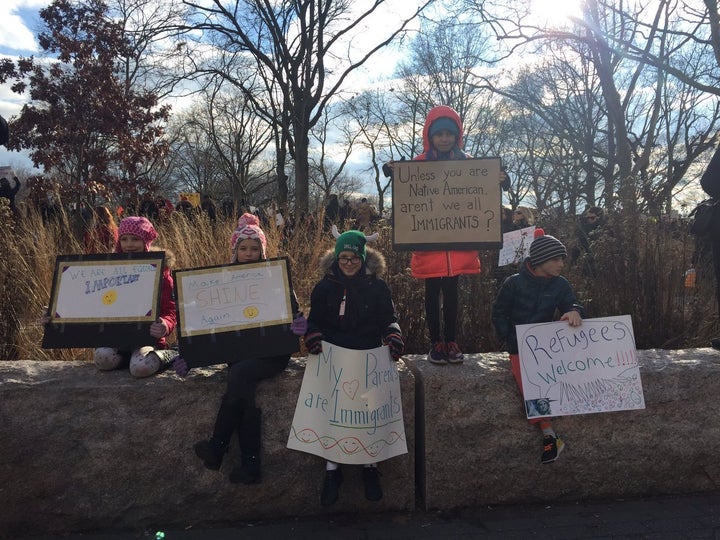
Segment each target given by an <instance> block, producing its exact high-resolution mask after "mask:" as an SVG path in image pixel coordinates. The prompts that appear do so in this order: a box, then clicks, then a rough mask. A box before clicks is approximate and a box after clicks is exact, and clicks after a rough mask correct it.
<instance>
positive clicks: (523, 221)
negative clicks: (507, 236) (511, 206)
mask: <svg viewBox="0 0 720 540" xmlns="http://www.w3.org/2000/svg"><path fill="white" fill-rule="evenodd" d="M533 225H535V216H534V215H533V213H532V210H530V209H529V208H528V207H527V206H518V207H517V208H516V209H515V210H513V215H512V229H511V230H513V231H517V230H520V229H524V228H526V227H531V226H533Z"/></svg>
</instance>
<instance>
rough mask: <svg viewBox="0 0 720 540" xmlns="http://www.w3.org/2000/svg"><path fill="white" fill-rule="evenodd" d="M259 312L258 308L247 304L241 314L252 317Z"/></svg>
mask: <svg viewBox="0 0 720 540" xmlns="http://www.w3.org/2000/svg"><path fill="white" fill-rule="evenodd" d="M259 314H260V310H259V309H258V308H257V307H256V306H248V307H246V308H245V309H244V310H243V315H245V316H246V317H247V318H248V319H254V318H255V317H257V316H258V315H259Z"/></svg>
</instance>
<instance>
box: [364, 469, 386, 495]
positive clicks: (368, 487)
mask: <svg viewBox="0 0 720 540" xmlns="http://www.w3.org/2000/svg"><path fill="white" fill-rule="evenodd" d="M362 477H363V484H364V485H365V498H366V499H367V500H368V501H379V500H380V499H382V496H383V492H382V488H381V487H380V471H378V470H377V467H363V472H362Z"/></svg>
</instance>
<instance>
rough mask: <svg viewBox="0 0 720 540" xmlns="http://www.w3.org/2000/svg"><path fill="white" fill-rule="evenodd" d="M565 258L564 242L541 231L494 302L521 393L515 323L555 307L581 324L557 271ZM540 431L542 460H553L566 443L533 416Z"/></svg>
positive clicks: (546, 316)
mask: <svg viewBox="0 0 720 540" xmlns="http://www.w3.org/2000/svg"><path fill="white" fill-rule="evenodd" d="M566 258H567V250H566V249H565V246H564V245H563V244H562V242H560V240H558V239H557V238H555V237H554V236H549V235H541V236H538V237H537V238H535V240H533V243H532V244H530V256H529V257H528V258H527V259H525V261H523V263H522V265H521V266H520V271H519V272H518V273H517V274H514V275H512V276H510V277H508V278H507V279H506V280H505V282H504V283H503V284H502V286H501V287H500V291H499V292H498V295H497V298H496V299H495V302H494V304H493V311H492V321H493V325H494V326H495V331H496V333H497V335H498V337H499V338H500V340H501V342H503V343H505V345H506V347H507V351H508V353H509V355H510V367H511V369H512V373H513V376H514V377H515V381H516V382H517V384H518V388H519V389H520V393H521V394H522V392H523V390H522V378H521V376H520V357H519V355H518V344H517V337H516V333H515V327H516V326H517V325H519V324H531V323H542V322H551V321H553V319H554V317H555V312H556V310H557V311H559V312H560V314H561V316H560V320H562V321H567V322H568V324H569V325H570V326H580V325H581V324H582V317H583V308H582V306H581V305H579V304H578V303H577V299H576V298H575V293H573V290H572V287H571V286H570V283H569V282H568V280H567V279H565V278H564V277H563V276H561V275H560V272H561V271H562V269H563V266H564V265H565V259H566ZM530 423H531V424H539V425H540V429H541V430H542V433H543V452H542V457H541V461H542V463H552V462H553V461H555V460H556V459H557V457H558V456H559V455H560V452H562V450H563V448H564V447H565V443H564V442H563V441H562V439H560V437H558V435H557V434H556V433H555V431H554V430H553V428H552V424H551V423H550V420H549V419H548V418H534V419H531V420H530Z"/></svg>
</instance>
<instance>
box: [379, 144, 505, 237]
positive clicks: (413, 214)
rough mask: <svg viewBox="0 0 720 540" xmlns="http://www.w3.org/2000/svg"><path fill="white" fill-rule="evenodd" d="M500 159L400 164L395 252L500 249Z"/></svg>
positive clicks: (395, 170)
mask: <svg viewBox="0 0 720 540" xmlns="http://www.w3.org/2000/svg"><path fill="white" fill-rule="evenodd" d="M500 166H501V164H500V158H485V159H474V158H473V159H463V160H451V161H396V162H395V163H394V165H393V180H392V217H393V247H394V248H395V249H398V250H416V251H423V250H447V249H494V248H498V247H500V245H501V231H500V219H501V212H500V206H501V194H500Z"/></svg>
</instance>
